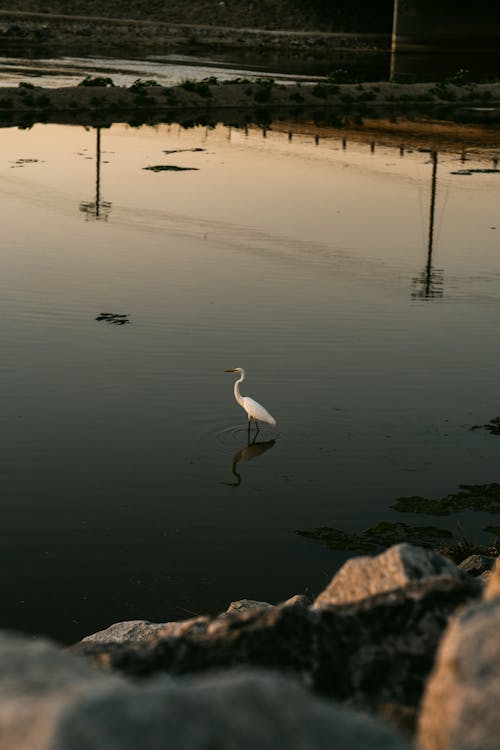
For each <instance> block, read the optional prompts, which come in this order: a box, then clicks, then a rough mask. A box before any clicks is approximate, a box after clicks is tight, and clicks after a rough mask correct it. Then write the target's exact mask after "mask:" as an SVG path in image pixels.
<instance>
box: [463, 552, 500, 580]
mask: <svg viewBox="0 0 500 750" xmlns="http://www.w3.org/2000/svg"><path fill="white" fill-rule="evenodd" d="M494 564H495V558H494V557H489V556H488V555H470V556H469V557H467V558H466V559H465V560H462V562H461V563H460V564H459V566H458V567H459V568H460V569H461V570H463V571H464V572H465V573H468V574H469V575H470V576H474V578H477V577H478V576H480V575H481V574H482V573H485V572H486V571H488V570H491V568H492V567H493V565H494Z"/></svg>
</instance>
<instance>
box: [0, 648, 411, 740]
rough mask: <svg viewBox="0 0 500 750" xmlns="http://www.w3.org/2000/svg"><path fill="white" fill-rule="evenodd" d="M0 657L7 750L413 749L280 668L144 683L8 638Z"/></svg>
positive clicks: (1, 720) (1, 733)
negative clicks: (325, 699) (306, 687)
mask: <svg viewBox="0 0 500 750" xmlns="http://www.w3.org/2000/svg"><path fill="white" fill-rule="evenodd" d="M0 658H1V663H2V669H1V670H0V747H1V748H2V750H3V749H4V748H5V750H137V748H141V750H158V748H172V749H174V748H175V750H215V749H216V748H218V749H220V750H222V748H224V750H325V748H330V747H332V748H333V747H334V748H336V750H410V748H409V746H408V745H407V744H406V742H405V741H404V740H403V739H401V738H400V737H399V736H398V735H397V734H396V733H394V732H393V731H392V730H390V729H388V728H386V727H385V726H383V725H382V724H380V723H379V722H378V721H376V720H375V719H372V718H370V717H367V716H365V715H363V714H359V713H356V712H355V711H353V710H351V709H346V708H342V707H340V706H336V705H330V704H327V703H324V702H322V701H320V700H318V699H317V698H314V697H312V696H311V695H309V694H308V693H306V692H305V691H304V690H303V689H302V688H300V687H299V686H298V685H297V684H296V683H294V682H292V681H290V680H287V679H285V678H283V677H280V676H276V675H270V674H266V673H256V672H232V673H228V674H225V675H223V676H217V675H212V676H210V677H208V678H207V677H205V678H198V679H194V680H188V679H183V680H174V679H171V678H168V677H163V678H161V679H159V680H154V681H153V682H148V683H146V684H144V683H143V684H134V683H129V682H128V681H127V680H125V679H122V678H119V677H109V676H107V675H103V674H102V673H99V672H94V671H93V670H92V669H91V668H90V667H89V665H87V664H85V663H84V662H82V661H81V660H80V659H79V658H78V657H76V656H74V655H72V654H70V653H68V652H65V651H63V650H62V649H59V648H57V647H56V646H53V645H51V644H48V643H46V642H41V641H39V642H37V643H35V644H34V643H33V642H30V641H27V640H24V639H21V638H17V637H10V636H7V635H3V636H2V635H0Z"/></svg>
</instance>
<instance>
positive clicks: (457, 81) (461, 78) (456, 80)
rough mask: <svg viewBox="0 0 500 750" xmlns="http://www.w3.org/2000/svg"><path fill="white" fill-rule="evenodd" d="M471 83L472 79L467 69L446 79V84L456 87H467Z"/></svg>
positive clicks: (456, 72)
mask: <svg viewBox="0 0 500 750" xmlns="http://www.w3.org/2000/svg"><path fill="white" fill-rule="evenodd" d="M471 81H472V77H471V74H470V71H468V70H467V68H459V69H458V70H456V71H455V73H452V74H451V75H450V76H447V78H445V82H446V83H452V84H454V85H455V86H465V85H466V84H467V83H471Z"/></svg>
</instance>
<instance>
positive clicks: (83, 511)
mask: <svg viewBox="0 0 500 750" xmlns="http://www.w3.org/2000/svg"><path fill="white" fill-rule="evenodd" d="M341 138H342V133H340V132H339V134H338V136H336V137H330V138H321V139H320V141H319V145H315V144H314V140H313V138H312V137H310V136H294V137H293V139H292V140H291V141H289V140H288V138H287V135H286V133H284V134H281V133H278V132H273V131H269V132H268V133H267V137H266V138H263V136H262V134H261V133H260V132H258V131H254V130H250V131H249V133H248V135H246V136H245V134H244V133H242V132H241V131H236V130H234V129H233V130H230V129H228V128H223V127H219V128H217V129H215V130H205V129H204V128H195V129H191V130H182V129H181V128H179V127H177V126H158V127H156V128H141V129H134V128H129V127H127V126H121V125H115V126H113V127H112V128H111V129H109V130H105V131H102V132H101V135H100V139H101V140H100V149H101V164H100V174H99V185H98V192H97V194H96V163H95V154H96V131H94V130H85V129H84V128H82V127H69V126H68V127H63V126H55V125H36V126H35V127H33V128H32V129H31V130H29V131H25V130H17V129H14V128H12V129H3V130H2V132H1V136H0V201H1V206H2V217H3V219H2V244H1V258H2V275H1V278H0V291H1V293H0V315H1V321H2V326H1V334H0V336H1V337H0V346H1V351H2V358H1V360H0V380H1V389H0V398H1V414H2V429H1V439H2V450H1V453H0V456H1V459H0V460H1V464H0V466H1V471H0V483H1V498H2V504H3V513H2V524H1V527H0V584H1V589H2V597H3V607H2V627H12V628H18V629H22V630H25V631H27V632H31V633H48V634H50V635H53V636H54V637H57V638H60V639H62V640H65V641H73V640H76V639H77V638H79V637H81V636H83V635H84V634H88V633H90V632H93V631H95V630H97V629H99V628H102V627H105V626H107V625H109V624H110V623H111V622H114V621H117V620H123V619H134V618H145V619H150V620H156V621H164V620H169V619H181V618H183V617H186V616H189V615H190V614H191V613H203V612H217V611H220V610H222V609H224V608H225V607H226V606H227V604H228V602H229V601H231V600H233V599H237V598H241V597H249V598H256V599H264V600H269V601H278V600H281V599H284V598H286V597H288V596H290V595H292V594H295V593H297V592H302V591H309V592H310V593H313V594H314V593H317V592H319V591H320V590H321V588H322V587H323V586H324V585H325V584H326V583H327V581H328V580H329V578H330V577H331V575H332V573H333V572H334V571H335V569H336V568H337V567H338V565H339V564H340V563H341V562H342V560H344V559H345V557H346V555H347V554H348V553H344V552H332V551H330V550H328V549H326V548H325V547H323V546H321V545H320V544H319V543H318V542H315V541H312V540H308V539H305V538H302V537H300V536H299V535H297V534H296V533H294V532H295V531H296V530H297V529H302V530H307V529H312V528H315V527H319V526H334V527H337V528H340V529H343V530H345V531H360V530H362V529H364V528H366V527H367V526H370V525H373V524H374V523H377V522H378V521H380V520H393V521H394V520H403V521H406V522H408V523H416V524H418V523H426V524H429V523H432V524H434V525H436V526H440V527H446V528H449V529H451V530H452V531H455V530H456V524H457V521H460V522H461V523H462V525H463V526H464V527H465V528H466V530H467V531H468V532H469V533H471V534H472V535H473V536H474V537H475V538H476V539H477V541H481V540H484V541H487V540H488V538H489V537H488V535H487V534H485V533H484V532H483V531H482V529H483V528H484V527H485V526H486V525H487V524H491V523H495V517H494V516H490V515H488V514H485V513H480V514H478V513H472V512H464V513H461V514H457V515H452V516H450V517H444V518H439V517H438V518H437V519H436V518H429V517H426V516H421V517H419V516H415V517H413V516H412V517H408V516H407V515H405V516H404V517H402V514H400V513H397V512H396V511H394V510H391V509H390V507H389V506H390V505H391V504H392V503H393V502H394V500H395V499H396V498H397V497H398V496H400V495H413V494H422V495H425V496H427V497H438V496H442V495H444V494H446V493H448V492H452V491H455V490H456V489H457V486H458V484H459V483H462V482H464V483H485V482H491V481H499V480H500V471H499V462H498V456H499V451H500V438H498V437H495V436H492V435H490V434H488V433H487V432H485V431H481V430H476V431H470V429H469V428H470V427H471V426H472V425H474V424H478V423H479V424H482V423H484V422H487V421H488V420H489V419H490V418H492V417H494V416H497V415H498V414H499V413H500V408H499V393H498V372H499V369H500V347H499V344H498V327H499V321H500V301H499V300H500V254H499V232H500V216H499V205H500V203H499V195H500V175H499V174H497V173H479V172H473V173H471V174H470V175H468V176H467V175H455V174H452V172H456V171H457V170H460V169H463V168H464V166H466V167H467V168H473V169H474V168H478V169H481V168H484V167H488V168H489V167H491V166H492V161H491V157H492V156H494V154H493V153H485V152H476V153H471V154H469V155H467V154H465V158H466V159H470V160H468V161H466V162H464V163H462V162H461V160H460V159H461V153H460V152H461V149H460V147H459V146H457V148H456V150H455V149H452V150H450V151H449V152H447V153H444V152H441V153H440V154H439V155H438V159H437V161H436V160H433V159H432V158H431V155H430V154H429V153H421V152H417V151H414V152H412V153H409V152H407V151H406V152H404V155H400V152H399V150H398V149H394V148H382V147H380V146H378V145H376V147H375V149H374V152H372V151H371V150H370V147H369V145H368V143H363V142H360V143H357V144H356V143H354V142H352V141H351V140H350V139H349V138H348V139H347V143H346V144H345V145H346V148H345V150H344V149H343V148H342V141H341ZM190 149H203V150H198V151H191V150H190ZM176 150H177V151H178V152H177V153H170V154H166V153H165V151H171V152H175V151H176ZM463 156H464V155H463V154H462V158H463ZM159 165H167V166H168V165H174V166H180V167H190V168H192V171H185V172H171V171H164V172H153V171H149V170H144V169H143V167H146V166H159ZM433 174H434V181H433ZM433 184H434V188H435V206H434V209H435V210H434V214H435V216H434V222H435V226H434V234H433V238H432V257H431V258H429V218H430V206H431V201H432V198H431V187H432V185H433ZM96 215H98V218H96ZM100 313H110V314H117V315H127V316H128V317H127V318H122V319H121V320H128V321H129V323H124V324H122V325H116V324H114V323H113V322H110V320H106V319H103V320H96V318H97V317H98V316H99V315H100ZM231 367H244V368H245V369H246V370H247V374H248V378H247V382H246V383H245V384H244V386H245V387H244V388H242V391H243V393H245V394H249V395H251V396H253V397H254V398H256V399H257V400H258V401H260V402H262V403H263V404H264V405H265V406H266V408H267V409H268V410H269V411H270V412H271V413H272V414H273V415H274V416H275V417H276V419H277V420H278V429H277V430H276V431H275V430H273V429H271V428H268V427H264V428H263V429H262V430H261V432H260V433H259V435H258V436H257V439H256V442H255V445H253V446H250V448H249V447H248V442H247V429H246V420H245V414H244V413H243V412H242V411H241V409H240V408H239V407H238V406H237V405H236V403H235V401H234V399H233V395H232V385H233V376H232V375H230V374H225V373H224V372H223V370H224V369H226V368H231Z"/></svg>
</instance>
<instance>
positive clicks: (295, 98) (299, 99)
mask: <svg viewBox="0 0 500 750" xmlns="http://www.w3.org/2000/svg"><path fill="white" fill-rule="evenodd" d="M290 99H291V100H292V102H297V104H302V102H303V101H304V97H303V95H302V94H301V93H300V91H294V92H293V93H292V94H290Z"/></svg>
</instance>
